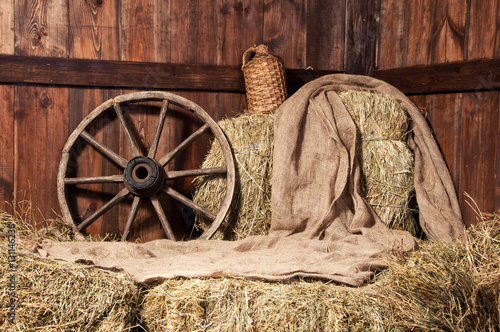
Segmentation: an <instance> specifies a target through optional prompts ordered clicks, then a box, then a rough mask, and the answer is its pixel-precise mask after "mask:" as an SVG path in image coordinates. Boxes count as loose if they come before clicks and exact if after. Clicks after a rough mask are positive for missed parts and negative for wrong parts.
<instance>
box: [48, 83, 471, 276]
mask: <svg viewBox="0 0 500 332" xmlns="http://www.w3.org/2000/svg"><path fill="white" fill-rule="evenodd" d="M350 89H367V90H371V91H376V92H381V93H386V94H389V95H391V96H392V97H394V98H396V99H398V100H400V101H401V102H402V103H403V104H404V106H405V107H406V109H407V110H408V112H409V115H410V117H411V118H412V122H413V126H414V128H413V135H409V136H410V138H409V142H408V144H409V146H410V147H411V149H412V150H413V152H414V154H415V188H416V195H417V201H418V205H419V210H420V218H419V220H420V223H421V226H422V229H423V230H424V231H425V232H426V234H427V235H428V236H429V238H430V239H432V240H444V241H452V240H454V239H457V238H464V237H465V227H464V225H463V222H462V219H461V215H460V209H459V206H458V202H457V197H456V194H455V191H454V188H453V183H452V181H451V177H450V174H449V172H448V169H447V167H446V164H445V163H444V160H443V157H442V155H441V153H440V151H439V149H438V146H437V144H436V142H435V140H434V138H433V136H432V133H431V131H430V129H429V127H428V125H427V123H426V121H425V119H424V118H423V116H422V115H421V113H420V111H419V110H418V109H417V108H416V107H415V106H414V105H413V104H412V103H411V102H410V101H409V100H408V99H407V98H406V97H405V96H404V95H403V94H402V93H401V92H400V91H398V90H397V89H395V88H394V87H392V86H390V85H388V84H386V83H384V82H381V81H379V80H376V79H373V78H369V77H365V76H352V75H328V76H324V77H322V78H320V79H317V80H315V81H312V82H310V83H308V84H306V85H304V87H302V88H301V89H300V90H299V91H298V92H297V93H295V94H294V95H293V96H291V97H290V98H289V99H288V100H287V101H286V102H285V103H284V104H283V105H282V106H281V107H280V108H279V109H278V111H277V113H276V120H275V143H274V144H275V148H274V161H273V179H272V186H273V192H272V213H273V217H272V225H271V231H270V234H269V235H268V236H252V237H248V238H246V239H243V240H239V241H221V240H210V241H202V240H194V241H188V242H172V241H168V240H156V241H152V242H148V243H144V244H133V243H109V242H108V243H102V242H101V243H90V242H83V243H82V242H79V243H76V242H67V243H56V242H51V241H45V242H44V243H43V245H42V249H40V253H41V254H42V256H45V257H48V258H54V259H61V260H68V261H84V262H88V263H92V264H95V265H96V266H99V267H102V268H105V269H113V270H119V271H125V272H126V273H127V274H129V275H130V276H131V277H132V278H133V279H134V280H135V281H137V282H149V281H153V280H162V279H166V278H174V277H221V276H224V277H248V278H262V279H267V280H286V279H290V278H292V277H297V276H301V277H317V278H325V279H331V280H334V281H337V282H340V283H344V284H348V285H353V286H360V285H362V284H363V283H365V282H366V281H368V280H369V279H370V278H371V277H372V276H373V274H374V272H375V271H376V270H377V269H380V268H383V267H384V260H383V254H384V253H387V252H389V251H392V250H401V251H409V250H414V249H416V248H417V243H416V241H415V239H414V238H413V237H412V236H411V235H410V234H409V233H407V232H404V231H395V230H390V229H388V228H387V227H386V226H385V225H384V224H383V223H382V222H381V221H380V220H379V218H378V217H377V216H376V214H375V213H374V212H373V210H372V209H371V207H370V206H369V205H368V204H367V202H366V201H365V200H364V198H363V197H362V194H361V187H360V166H359V165H358V161H357V158H356V157H355V148H356V127H355V124H354V122H353V121H352V119H351V117H350V115H349V113H348V112H347V110H346V109H345V107H344V106H343V104H342V103H341V101H340V99H339V98H338V96H337V94H336V91H339V90H350Z"/></svg>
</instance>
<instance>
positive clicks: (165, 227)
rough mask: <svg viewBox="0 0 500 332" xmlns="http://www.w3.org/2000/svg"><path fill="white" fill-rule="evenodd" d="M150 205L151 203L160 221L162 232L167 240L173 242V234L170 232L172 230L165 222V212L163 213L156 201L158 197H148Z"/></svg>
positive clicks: (166, 221) (158, 202)
mask: <svg viewBox="0 0 500 332" xmlns="http://www.w3.org/2000/svg"><path fill="white" fill-rule="evenodd" d="M150 199H151V203H153V207H154V208H155V211H156V214H157V215H158V218H159V219H160V222H161V226H162V227H163V230H164V231H165V234H166V235H167V238H168V239H169V240H173V241H175V235H174V232H173V231H172V228H171V227H170V224H169V222H168V220H167V216H166V215H165V212H164V211H163V208H162V207H161V204H160V201H159V200H158V196H156V195H153V196H151V197H150Z"/></svg>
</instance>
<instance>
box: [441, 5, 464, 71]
mask: <svg viewBox="0 0 500 332" xmlns="http://www.w3.org/2000/svg"><path fill="white" fill-rule="evenodd" d="M446 13H447V14H446V41H445V48H446V54H445V60H444V61H445V62H453V61H464V60H465V57H466V52H465V34H466V27H465V25H466V17H467V1H466V0H448V6H447V10H446Z"/></svg>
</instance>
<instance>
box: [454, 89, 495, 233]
mask: <svg viewBox="0 0 500 332" xmlns="http://www.w3.org/2000/svg"><path fill="white" fill-rule="evenodd" d="M462 113H463V114H462V147H461V149H462V151H461V170H460V177H461V178H460V193H464V192H466V193H468V194H469V195H470V196H471V197H472V199H473V200H474V201H475V203H476V204H477V206H478V207H479V209H480V211H481V212H493V211H494V209H495V201H496V198H495V192H496V185H497V184H496V181H495V177H496V176H497V175H496V174H497V173H496V171H497V169H498V168H497V166H496V161H497V159H498V153H499V150H500V147H499V146H498V145H497V144H498V127H499V99H498V92H496V91H492V92H476V93H466V94H464V98H463V109H462ZM466 200H467V199H466V198H465V197H464V196H463V195H461V196H460V202H461V206H462V209H463V211H462V213H463V216H464V221H465V222H466V223H467V224H471V223H475V221H476V215H475V213H474V212H473V210H472V209H471V208H469V207H468V205H466V203H465V201H466Z"/></svg>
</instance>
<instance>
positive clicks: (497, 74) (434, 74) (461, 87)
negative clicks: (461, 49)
mask: <svg viewBox="0 0 500 332" xmlns="http://www.w3.org/2000/svg"><path fill="white" fill-rule="evenodd" d="M373 76H374V77H375V78H378V79H380V80H382V81H385V82H387V83H389V84H392V85H394V86H395V87H396V88H398V89H399V90H401V91H402V92H404V93H406V94H429V93H443V92H462V91H484V90H495V89H499V88H500V58H499V59H480V60H472V61H466V62H452V63H445V64H436V65H430V66H415V67H406V68H397V69H387V70H376V71H375V72H374V73H373Z"/></svg>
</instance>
